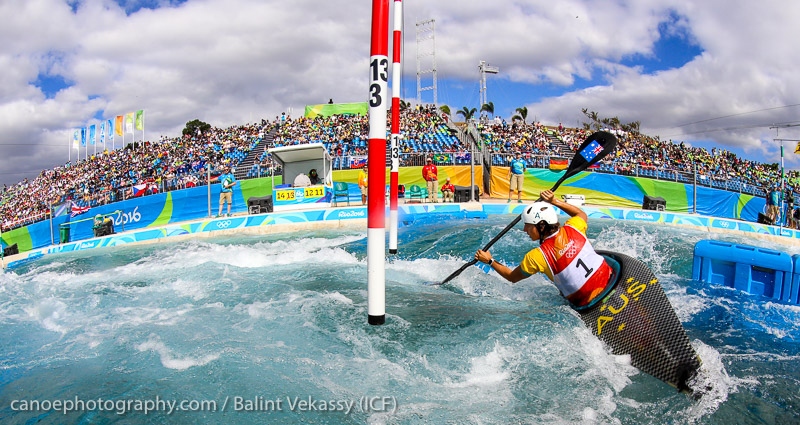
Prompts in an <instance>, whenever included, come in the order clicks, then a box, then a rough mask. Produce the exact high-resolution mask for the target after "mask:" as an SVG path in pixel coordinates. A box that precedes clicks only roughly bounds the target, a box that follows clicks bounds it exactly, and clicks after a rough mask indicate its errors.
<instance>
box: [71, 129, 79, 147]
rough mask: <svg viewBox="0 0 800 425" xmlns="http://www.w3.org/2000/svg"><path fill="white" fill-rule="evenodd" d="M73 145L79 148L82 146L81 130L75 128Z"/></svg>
mask: <svg viewBox="0 0 800 425" xmlns="http://www.w3.org/2000/svg"><path fill="white" fill-rule="evenodd" d="M72 147H73V148H75V149H78V148H80V147H81V131H80V130H75V133H73V134H72Z"/></svg>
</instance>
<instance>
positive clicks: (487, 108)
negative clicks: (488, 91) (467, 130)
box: [481, 102, 494, 117]
mask: <svg viewBox="0 0 800 425" xmlns="http://www.w3.org/2000/svg"><path fill="white" fill-rule="evenodd" d="M481 112H486V113H489V114H492V117H494V102H489V103H484V104H483V106H481Z"/></svg>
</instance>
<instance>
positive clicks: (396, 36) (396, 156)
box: [389, 0, 403, 254]
mask: <svg viewBox="0 0 800 425" xmlns="http://www.w3.org/2000/svg"><path fill="white" fill-rule="evenodd" d="M392 41H393V44H392V143H391V153H392V168H391V172H390V174H389V254H397V225H398V223H397V196H398V193H397V190H398V183H399V177H398V175H399V171H400V81H401V80H402V68H401V66H400V58H401V54H402V52H403V47H402V46H403V3H402V0H394V31H392Z"/></svg>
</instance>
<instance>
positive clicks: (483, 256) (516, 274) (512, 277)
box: [475, 249, 527, 283]
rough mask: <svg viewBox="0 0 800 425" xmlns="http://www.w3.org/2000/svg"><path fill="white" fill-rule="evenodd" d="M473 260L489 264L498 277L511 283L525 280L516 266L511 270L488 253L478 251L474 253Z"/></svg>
mask: <svg viewBox="0 0 800 425" xmlns="http://www.w3.org/2000/svg"><path fill="white" fill-rule="evenodd" d="M475 259H476V260H478V261H480V262H482V263H486V264H491V267H492V269H494V271H496V272H497V274H499V275H500V276H503V278H504V279H505V280H507V281H509V282H511V283H517V282H519V281H520V280H522V279H525V278H526V277H527V276H525V274H523V273H522V269H521V268H519V266H517V268H515V269H513V270H512V269H511V268H510V267H508V266H505V265H503V264H500V262H499V261H497V260H495V259H493V258H492V254H490V253H489V251H483V250H480V249H479V250H478V252H476V253H475Z"/></svg>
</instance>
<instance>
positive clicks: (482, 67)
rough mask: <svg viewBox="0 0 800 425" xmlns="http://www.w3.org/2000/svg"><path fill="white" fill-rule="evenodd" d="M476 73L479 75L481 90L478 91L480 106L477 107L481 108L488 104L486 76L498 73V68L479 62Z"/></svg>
mask: <svg viewBox="0 0 800 425" xmlns="http://www.w3.org/2000/svg"><path fill="white" fill-rule="evenodd" d="M478 71H480V73H481V90H480V98H481V100H480V102H481V104H480V105H479V107H481V108H483V105H485V104H487V103H489V102H488V101H487V99H486V74H497V73H498V72H500V68H498V67H496V66H492V65H489V64H487V63H486V61H480V63H479V64H478Z"/></svg>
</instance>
